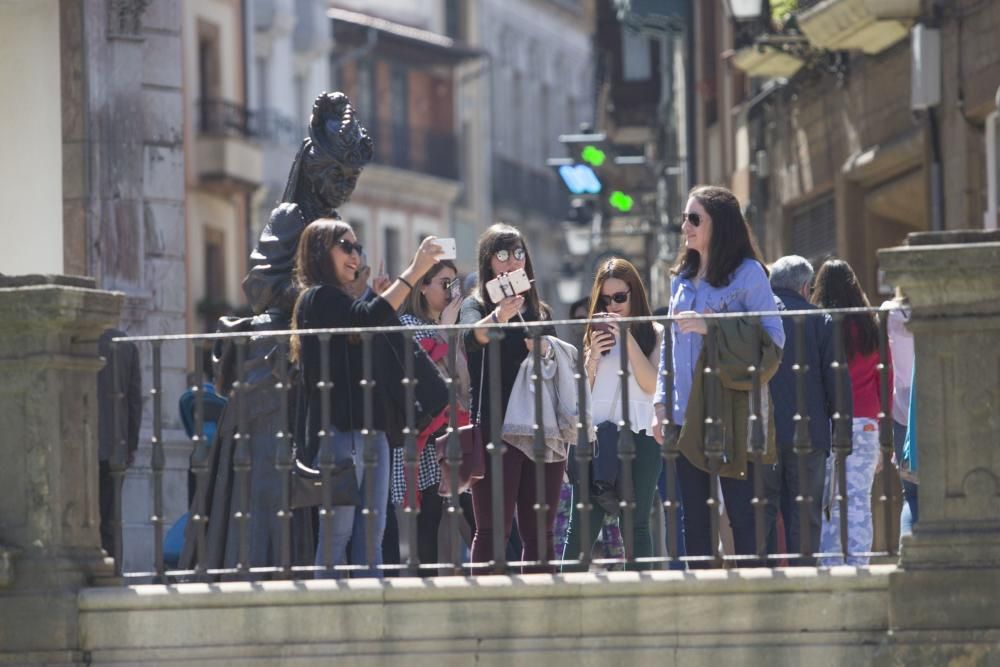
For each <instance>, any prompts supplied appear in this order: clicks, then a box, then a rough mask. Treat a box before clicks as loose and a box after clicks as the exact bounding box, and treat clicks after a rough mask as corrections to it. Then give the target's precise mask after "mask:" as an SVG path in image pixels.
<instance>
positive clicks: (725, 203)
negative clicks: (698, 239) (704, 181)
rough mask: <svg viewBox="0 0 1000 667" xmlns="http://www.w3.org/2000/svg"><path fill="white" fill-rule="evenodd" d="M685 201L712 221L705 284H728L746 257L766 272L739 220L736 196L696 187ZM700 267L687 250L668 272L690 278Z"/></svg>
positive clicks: (695, 256)
mask: <svg viewBox="0 0 1000 667" xmlns="http://www.w3.org/2000/svg"><path fill="white" fill-rule="evenodd" d="M688 198H694V199H696V200H698V203H699V204H701V205H702V207H703V208H704V209H705V212H706V213H708V215H709V217H710V218H711V219H712V237H711V239H709V242H708V273H706V274H705V280H706V281H708V284H709V285H711V286H712V287H724V286H726V285H728V284H729V281H730V280H731V279H732V277H733V273H734V272H735V271H736V269H738V268H739V266H740V264H742V263H743V260H744V259H748V258H749V259H755V260H757V261H758V262H760V265H761V266H762V267H763V268H764V273H765V274H766V273H767V266H766V265H765V264H764V257H763V255H761V252H760V248H759V247H758V246H757V240H756V239H755V238H754V235H753V232H752V231H751V230H750V226H749V225H748V224H747V221H746V220H745V219H744V218H743V212H742V211H741V210H740V201H739V200H738V199H737V198H736V195H734V194H733V193H732V192H730V191H729V190H727V189H726V188H722V187H718V186H716V185H699V186H696V187H694V188H692V189H691V192H689V193H688ZM700 267H701V255H700V254H699V253H698V252H697V251H695V250H690V249H689V250H687V252H685V253H684V254H683V255H681V258H680V259H679V260H678V262H677V264H676V265H674V267H673V268H672V269H671V270H670V272H671V273H672V274H674V275H679V276H681V277H682V278H691V277H693V276H696V275H698V269H699V268H700Z"/></svg>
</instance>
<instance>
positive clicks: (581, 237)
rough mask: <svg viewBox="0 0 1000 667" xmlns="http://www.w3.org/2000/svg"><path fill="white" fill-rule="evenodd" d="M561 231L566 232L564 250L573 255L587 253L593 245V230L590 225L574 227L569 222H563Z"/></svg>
mask: <svg viewBox="0 0 1000 667" xmlns="http://www.w3.org/2000/svg"><path fill="white" fill-rule="evenodd" d="M563 232H564V233H565V234H566V250H568V251H569V254H570V255H573V256H574V257H582V256H584V255H589V254H590V250H591V248H592V247H593V230H591V228H590V227H576V226H574V225H572V224H570V223H568V222H567V223H563Z"/></svg>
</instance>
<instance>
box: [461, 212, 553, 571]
mask: <svg viewBox="0 0 1000 667" xmlns="http://www.w3.org/2000/svg"><path fill="white" fill-rule="evenodd" d="M477 265H478V270H479V272H478V282H477V284H476V287H475V289H474V291H473V293H472V294H471V295H470V296H469V297H468V298H467V299H466V300H465V302H464V303H463V304H462V311H461V314H460V315H459V323H461V324H468V325H481V326H485V325H489V324H498V323H500V324H502V323H507V322H510V321H512V320H515V319H517V318H518V317H520V318H522V319H524V320H525V321H528V322H531V321H540V320H548V319H550V317H549V308H548V306H547V305H546V304H545V303H543V302H542V300H541V299H540V298H539V296H538V291H537V290H536V288H535V285H534V284H532V285H531V288H530V289H529V290H528V291H526V292H524V293H523V294H518V295H515V296H507V297H504V298H503V299H501V300H500V301H499V302H494V301H493V300H492V299H491V298H490V295H489V291H488V290H487V287H486V284H487V283H488V282H489V281H490V280H493V278H495V277H497V276H501V275H503V274H507V273H511V272H514V271H517V270H518V269H524V271H525V272H526V273H527V275H528V278H529V279H531V280H533V279H534V277H535V273H534V268H533V267H532V265H531V257H530V255H529V254H528V249H527V246H526V244H525V242H524V238H523V237H522V236H521V232H519V231H518V230H517V229H516V228H515V227H512V226H510V225H506V224H495V225H493V226H491V227H490V228H489V229H487V230H486V232H485V233H484V234H483V235H482V237H480V239H479V249H478V262H477ZM503 334H504V336H503V338H502V339H501V340H500V342H499V343H498V344H499V345H500V377H499V378H491V377H490V368H489V363H488V361H485V352H486V347H487V344H488V343H489V330H488V329H485V328H476V327H475V326H473V328H470V329H469V330H468V331H467V332H465V334H464V341H465V351H466V354H467V355H468V364H469V377H470V380H471V395H472V404H471V413H472V414H473V415H477V414H479V411H480V405H481V406H482V407H481V409H482V413H481V421H480V428H481V429H482V433H483V441H484V443H485V442H488V441H489V439H490V434H491V433H492V428H491V425H492V424H493V421H494V420H499V421H500V422H502V421H503V418H504V414H505V413H506V411H507V403H508V401H509V400H510V393H511V390H512V389H513V387H514V381H515V379H516V378H517V374H518V370H519V368H520V366H521V362H522V361H524V359H525V357H527V356H528V352H529V351H530V350H531V349H532V341H531V333H530V332H529V331H528V329H526V328H523V327H512V328H508V329H504V331H503ZM539 334H541V335H555V329H554V328H553V327H551V326H550V327H545V328H544V329H542V330H541V331H540V332H539ZM494 388H496V389H498V390H499V391H500V409H501V412H500V414H493V413H492V412H491V409H490V406H491V405H492V403H491V397H492V391H493V390H494ZM480 401H481V403H480ZM505 449H506V451H505V452H504V454H503V478H502V479H499V480H497V479H493V475H492V467H491V465H490V462H489V461H487V463H486V476H485V477H484V478H483V479H481V480H480V481H479V482H477V483H476V485H475V486H473V487H472V506H473V509H474V511H475V518H476V534H475V536H474V537H473V540H472V561H473V562H474V563H486V562H489V561H490V560H491V559H492V558H493V492H492V489H493V485H494V484H500V485H502V487H503V522H504V526H503V528H504V530H503V535H504V542H505V543H506V541H507V540H508V539H509V538H510V532H511V526H512V524H513V521H514V511H515V507H516V509H517V526H518V532H519V533H520V535H521V539H522V541H523V550H522V553H521V557H522V559H523V560H539V559H540V557H541V556H542V555H543V554H544V555H545V557H546V559H547V560H552V559H554V553H555V552H554V549H555V548H554V545H553V539H552V534H553V524H554V522H555V515H556V508H557V506H558V504H559V487H560V485H561V483H562V476H563V471H564V470H565V468H566V462H565V461H560V462H556V463H546V464H544V469H545V496H546V497H545V498H544V502H545V503H546V504H547V505H548V507H549V512H548V514H547V516H546V518H545V521H546V544H544V545H540V544H538V538H537V535H538V530H537V516H536V512H535V510H534V505H535V503H536V502H539V501H540V499H538V498H536V496H535V481H536V477H535V476H536V464H535V462H534V461H532V460H531V459H530V458H529V457H528V456H527V455H526V454H525V453H524V452H522V451H521V450H519V449H517V448H515V447H506V448H505ZM543 550H544V551H543Z"/></svg>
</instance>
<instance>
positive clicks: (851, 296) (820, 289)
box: [812, 259, 878, 360]
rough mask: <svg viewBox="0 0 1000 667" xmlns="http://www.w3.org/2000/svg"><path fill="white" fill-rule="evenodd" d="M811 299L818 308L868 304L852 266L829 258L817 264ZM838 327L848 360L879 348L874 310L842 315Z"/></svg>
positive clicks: (850, 306) (864, 305) (868, 305)
mask: <svg viewBox="0 0 1000 667" xmlns="http://www.w3.org/2000/svg"><path fill="white" fill-rule="evenodd" d="M812 302H813V303H814V304H815V305H817V306H819V307H821V308H869V307H871V303H869V301H868V297H867V296H866V295H865V292H864V290H863V289H861V284H860V283H859V282H858V277H857V275H855V273H854V269H852V268H851V265H850V264H848V263H847V262H845V261H844V260H842V259H828V260H826V261H825V262H823V266H821V267H819V271H818V272H817V273H816V279H815V281H814V282H813V293H812ZM841 328H842V329H841V330H842V331H843V334H844V341H845V342H846V345H847V358H848V359H849V360H850V359H853V358H854V357H855V355H859V354H862V355H864V354H871V353H872V352H874V351H875V350H876V349H877V348H878V320H877V319H876V317H875V314H874V313H857V314H852V315H845V316H844V319H843V321H842V323H841Z"/></svg>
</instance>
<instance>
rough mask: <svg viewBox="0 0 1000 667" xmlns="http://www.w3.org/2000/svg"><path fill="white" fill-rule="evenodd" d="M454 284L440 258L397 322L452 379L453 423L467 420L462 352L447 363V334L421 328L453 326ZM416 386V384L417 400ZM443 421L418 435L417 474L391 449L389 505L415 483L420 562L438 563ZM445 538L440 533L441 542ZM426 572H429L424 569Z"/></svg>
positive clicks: (452, 272) (399, 503)
mask: <svg viewBox="0 0 1000 667" xmlns="http://www.w3.org/2000/svg"><path fill="white" fill-rule="evenodd" d="M453 287H455V288H457V287H458V271H457V269H456V268H455V264H454V262H452V261H451V260H447V259H443V260H441V261H439V262H438V263H437V264H435V265H434V266H433V267H432V268H431V270H430V271H428V272H427V273H426V274H425V275H424V278H423V280H421V281H420V284H419V285H417V289H415V290H413V291H412V292H411V293H410V296H409V298H408V299H407V300H406V305H405V306H404V307H403V312H402V313H401V314H400V316H399V321H400V323H401V324H405V325H407V326H411V327H416V328H417V329H418V331H416V332H414V334H413V340H414V342H415V343H416V344H417V345H420V346H421V347H422V348H423V349H424V350H425V351H426V352H427V354H428V356H430V358H431V360H432V361H434V362H435V363H436V364H437V365H438V367H439V368H440V369H441V371H442V373H444V375H445V376H446V377H451V378H454V379H455V380H456V381H457V389H456V393H457V396H458V401H459V418H458V424H459V425H460V426H461V425H464V424H468V423H469V372H468V368H467V365H466V362H465V354H464V353H463V352H462V350H461V348H460V349H458V350H456V361H455V367H454V368H452V367H451V366H450V365H449V364H448V359H449V348H450V345H449V337H448V336H446V335H445V334H444V332H441V331H434V330H428V329H425V328H424V327H427V326H433V325H435V324H455V322H457V321H458V312H459V309H460V308H461V306H462V301H461V299H460V298H455V293H456V292H457V291H458V290H457V289H455V290H453ZM419 392H420V387H419V385H418V386H417V394H418V398H419ZM447 425H448V414H447V412H445V413H442V414H441V415H440V416H439V417H438V418H437V419H435V420H434V421H433V422H431V424H430V425H429V426H428V427H427V428H426V429H425V430H424V431H423V432H422V433H420V434H419V435H418V436H417V448H418V449H419V450H420V456H419V458H418V463H417V471H416V475H414V473H413V471H412V470H407V469H406V466H405V456H404V450H403V449H402V448H396V449H394V450H393V451H392V503H393V505H395V506H396V507H397V508H404V507H406V503H407V501H408V494H407V485H408V483H409V482H410V481H411V480H415V481H416V489H417V501H418V503H419V505H418V506H419V507H420V512H419V513H418V514H417V554H418V555H419V557H420V562H421V563H437V562H438V553H439V548H438V547H439V539H438V527H439V525H440V523H441V516H442V508H443V503H442V499H441V496H440V495H438V484H440V483H441V469H440V467H439V466H438V461H437V449H436V448H435V446H434V437H433V436H436V435H438V434H439V432H440V431H441V430H443V429H444V428H445V427H446V426H447ZM459 504H460V506H461V508H462V513H463V514H464V515H465V519H466V524H464V525H463V524H459V525H460V529H461V532H462V535H463V537H464V538H465V539H466V540H467V541H468V542H470V543H471V541H472V530H474V529H475V521H474V520H473V518H472V497H471V496H470V495H469V494H468V493H463V494H461V495H460V496H459ZM445 537H446V536H445V535H442V536H441V538H442V541H443V540H444V538H445ZM441 546H442V547H444V548H443V549H441V550H440V552H441V553H450V550H449V549H448V548H447V544H442V545H441ZM423 574H425V575H430V574H431V571H429V570H424V571H423Z"/></svg>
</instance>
